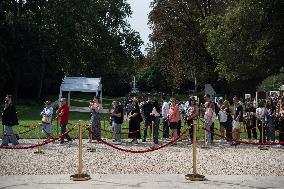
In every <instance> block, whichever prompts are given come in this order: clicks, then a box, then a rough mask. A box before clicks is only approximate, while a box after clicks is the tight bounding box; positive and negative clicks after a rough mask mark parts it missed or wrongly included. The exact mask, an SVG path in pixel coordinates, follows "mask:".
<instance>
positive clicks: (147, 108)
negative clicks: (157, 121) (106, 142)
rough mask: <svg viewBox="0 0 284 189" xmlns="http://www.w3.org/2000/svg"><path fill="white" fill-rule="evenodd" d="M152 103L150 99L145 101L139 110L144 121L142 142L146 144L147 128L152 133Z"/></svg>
mask: <svg viewBox="0 0 284 189" xmlns="http://www.w3.org/2000/svg"><path fill="white" fill-rule="evenodd" d="M153 107H154V106H153V102H152V100H151V98H150V97H148V98H147V101H146V102H145V103H144V104H143V106H142V108H141V115H142V117H143V120H144V135H143V140H142V142H146V137H147V131H148V127H150V131H152V119H151V115H150V114H151V112H152V110H153Z"/></svg>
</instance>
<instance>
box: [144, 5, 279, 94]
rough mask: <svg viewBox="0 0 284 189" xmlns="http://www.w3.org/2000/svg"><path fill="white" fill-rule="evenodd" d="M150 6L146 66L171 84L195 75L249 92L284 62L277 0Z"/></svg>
mask: <svg viewBox="0 0 284 189" xmlns="http://www.w3.org/2000/svg"><path fill="white" fill-rule="evenodd" d="M152 6H153V10H152V12H151V13H150V15H149V22H150V26H151V27H152V29H153V33H152V35H151V38H150V39H151V41H152V46H151V47H150V49H149V53H148V57H147V59H148V61H147V62H148V64H150V66H148V68H151V64H155V65H159V66H160V68H161V70H162V72H163V74H164V75H166V76H167V77H166V79H169V80H170V82H167V83H168V84H169V86H168V87H169V88H172V89H179V90H181V88H182V87H183V86H184V84H185V83H188V82H193V81H194V80H195V79H197V81H198V83H199V86H203V84H204V83H215V84H217V85H218V88H220V89H221V91H220V92H224V93H235V94H236V93H242V92H252V91H255V90H256V88H257V85H258V84H259V83H260V82H261V81H262V80H263V79H264V78H266V77H267V76H269V75H273V74H275V73H279V70H280V68H281V66H282V65H283V63H282V61H283V54H284V53H283V49H284V48H283V44H284V43H283V18H284V17H283V10H284V9H283V8H284V7H283V1H281V0H273V1H270V0H264V1H260V0H252V1H245V0H238V1H230V0H222V1H219V0H218V1H217V0H211V1H209V0H205V1H203V0H202V1H201V0H155V1H153V3H152ZM144 69H145V68H144ZM142 78H143V77H142ZM244 83H246V84H245V85H244Z"/></svg>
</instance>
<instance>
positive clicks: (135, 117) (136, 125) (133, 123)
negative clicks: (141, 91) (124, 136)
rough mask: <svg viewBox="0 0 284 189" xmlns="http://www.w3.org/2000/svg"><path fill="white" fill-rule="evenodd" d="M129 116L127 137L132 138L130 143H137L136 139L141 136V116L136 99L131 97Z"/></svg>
mask: <svg viewBox="0 0 284 189" xmlns="http://www.w3.org/2000/svg"><path fill="white" fill-rule="evenodd" d="M128 118H129V134H128V138H132V141H131V143H134V144H138V140H137V139H140V138H141V133H140V122H141V121H142V117H141V114H140V108H139V105H138V99H137V98H133V99H132V108H131V110H130V112H129V113H128Z"/></svg>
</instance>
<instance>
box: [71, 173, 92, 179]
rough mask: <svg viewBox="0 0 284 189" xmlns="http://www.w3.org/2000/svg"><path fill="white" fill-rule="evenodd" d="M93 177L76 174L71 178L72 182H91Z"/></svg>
mask: <svg viewBox="0 0 284 189" xmlns="http://www.w3.org/2000/svg"><path fill="white" fill-rule="evenodd" d="M90 179H91V177H90V175H88V174H84V173H83V174H75V175H71V176H70V180H73V181H86V180H90Z"/></svg>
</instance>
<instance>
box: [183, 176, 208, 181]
mask: <svg viewBox="0 0 284 189" xmlns="http://www.w3.org/2000/svg"><path fill="white" fill-rule="evenodd" d="M185 179H186V180H190V181H205V180H207V179H206V178H205V176H204V175H200V174H187V175H185Z"/></svg>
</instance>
